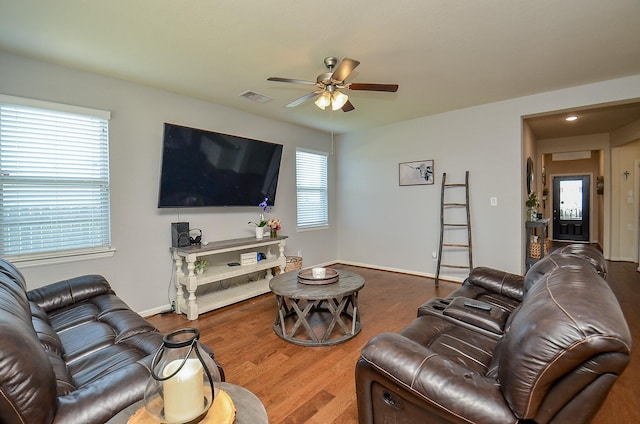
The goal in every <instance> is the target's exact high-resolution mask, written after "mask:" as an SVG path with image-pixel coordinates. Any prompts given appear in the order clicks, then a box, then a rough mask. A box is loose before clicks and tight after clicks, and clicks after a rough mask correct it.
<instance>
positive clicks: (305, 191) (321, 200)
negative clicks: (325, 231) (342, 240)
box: [296, 149, 329, 229]
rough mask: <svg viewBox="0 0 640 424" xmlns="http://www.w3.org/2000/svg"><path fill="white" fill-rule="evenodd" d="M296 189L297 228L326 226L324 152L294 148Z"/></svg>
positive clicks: (325, 168) (326, 205) (326, 203)
mask: <svg viewBox="0 0 640 424" xmlns="http://www.w3.org/2000/svg"><path fill="white" fill-rule="evenodd" d="M296 189H297V198H298V218H297V221H298V222H297V225H298V228H299V229H306V228H317V227H326V226H328V225H329V213H328V201H327V154H326V153H321V152H312V151H309V150H302V149H298V150H296Z"/></svg>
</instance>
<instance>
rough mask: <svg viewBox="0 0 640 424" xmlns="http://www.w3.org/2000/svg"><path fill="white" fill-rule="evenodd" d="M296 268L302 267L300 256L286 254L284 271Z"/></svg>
mask: <svg viewBox="0 0 640 424" xmlns="http://www.w3.org/2000/svg"><path fill="white" fill-rule="evenodd" d="M298 269H302V258H301V257H300V256H287V265H285V267H284V272H289V271H295V270H298Z"/></svg>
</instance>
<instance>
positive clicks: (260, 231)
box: [249, 197, 271, 239]
mask: <svg viewBox="0 0 640 424" xmlns="http://www.w3.org/2000/svg"><path fill="white" fill-rule="evenodd" d="M268 201H269V198H268V197H265V198H264V200H263V201H262V202H260V204H258V206H259V207H260V209H261V210H260V219H259V220H258V221H257V222H252V221H249V224H253V225H255V227H256V238H257V239H261V238H262V237H264V228H265V227H266V226H267V220H266V219H265V218H264V214H265V213H269V212H270V211H271V206H269V205H268V203H267V202H268Z"/></svg>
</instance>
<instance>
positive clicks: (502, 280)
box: [465, 267, 524, 301]
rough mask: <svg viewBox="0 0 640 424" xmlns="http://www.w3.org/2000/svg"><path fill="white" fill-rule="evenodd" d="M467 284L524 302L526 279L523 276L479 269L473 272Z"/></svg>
mask: <svg viewBox="0 0 640 424" xmlns="http://www.w3.org/2000/svg"><path fill="white" fill-rule="evenodd" d="M465 283H466V284H473V285H475V286H479V287H483V288H485V289H487V290H490V291H492V292H494V293H497V294H500V295H502V296H507V297H510V298H512V299H515V300H519V301H522V295H523V292H524V291H523V289H524V277H523V276H521V275H517V274H511V273H509V272H505V271H500V270H498V269H493V268H487V267H477V268H474V269H473V270H472V271H471V273H470V274H469V277H467V279H466V281H465Z"/></svg>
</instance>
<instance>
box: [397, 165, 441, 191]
mask: <svg viewBox="0 0 640 424" xmlns="http://www.w3.org/2000/svg"><path fill="white" fill-rule="evenodd" d="M433 171H434V169H433V160H419V161H415V162H401V163H400V164H399V168H398V172H399V176H400V185H401V186H410V185H425V184H433Z"/></svg>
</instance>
